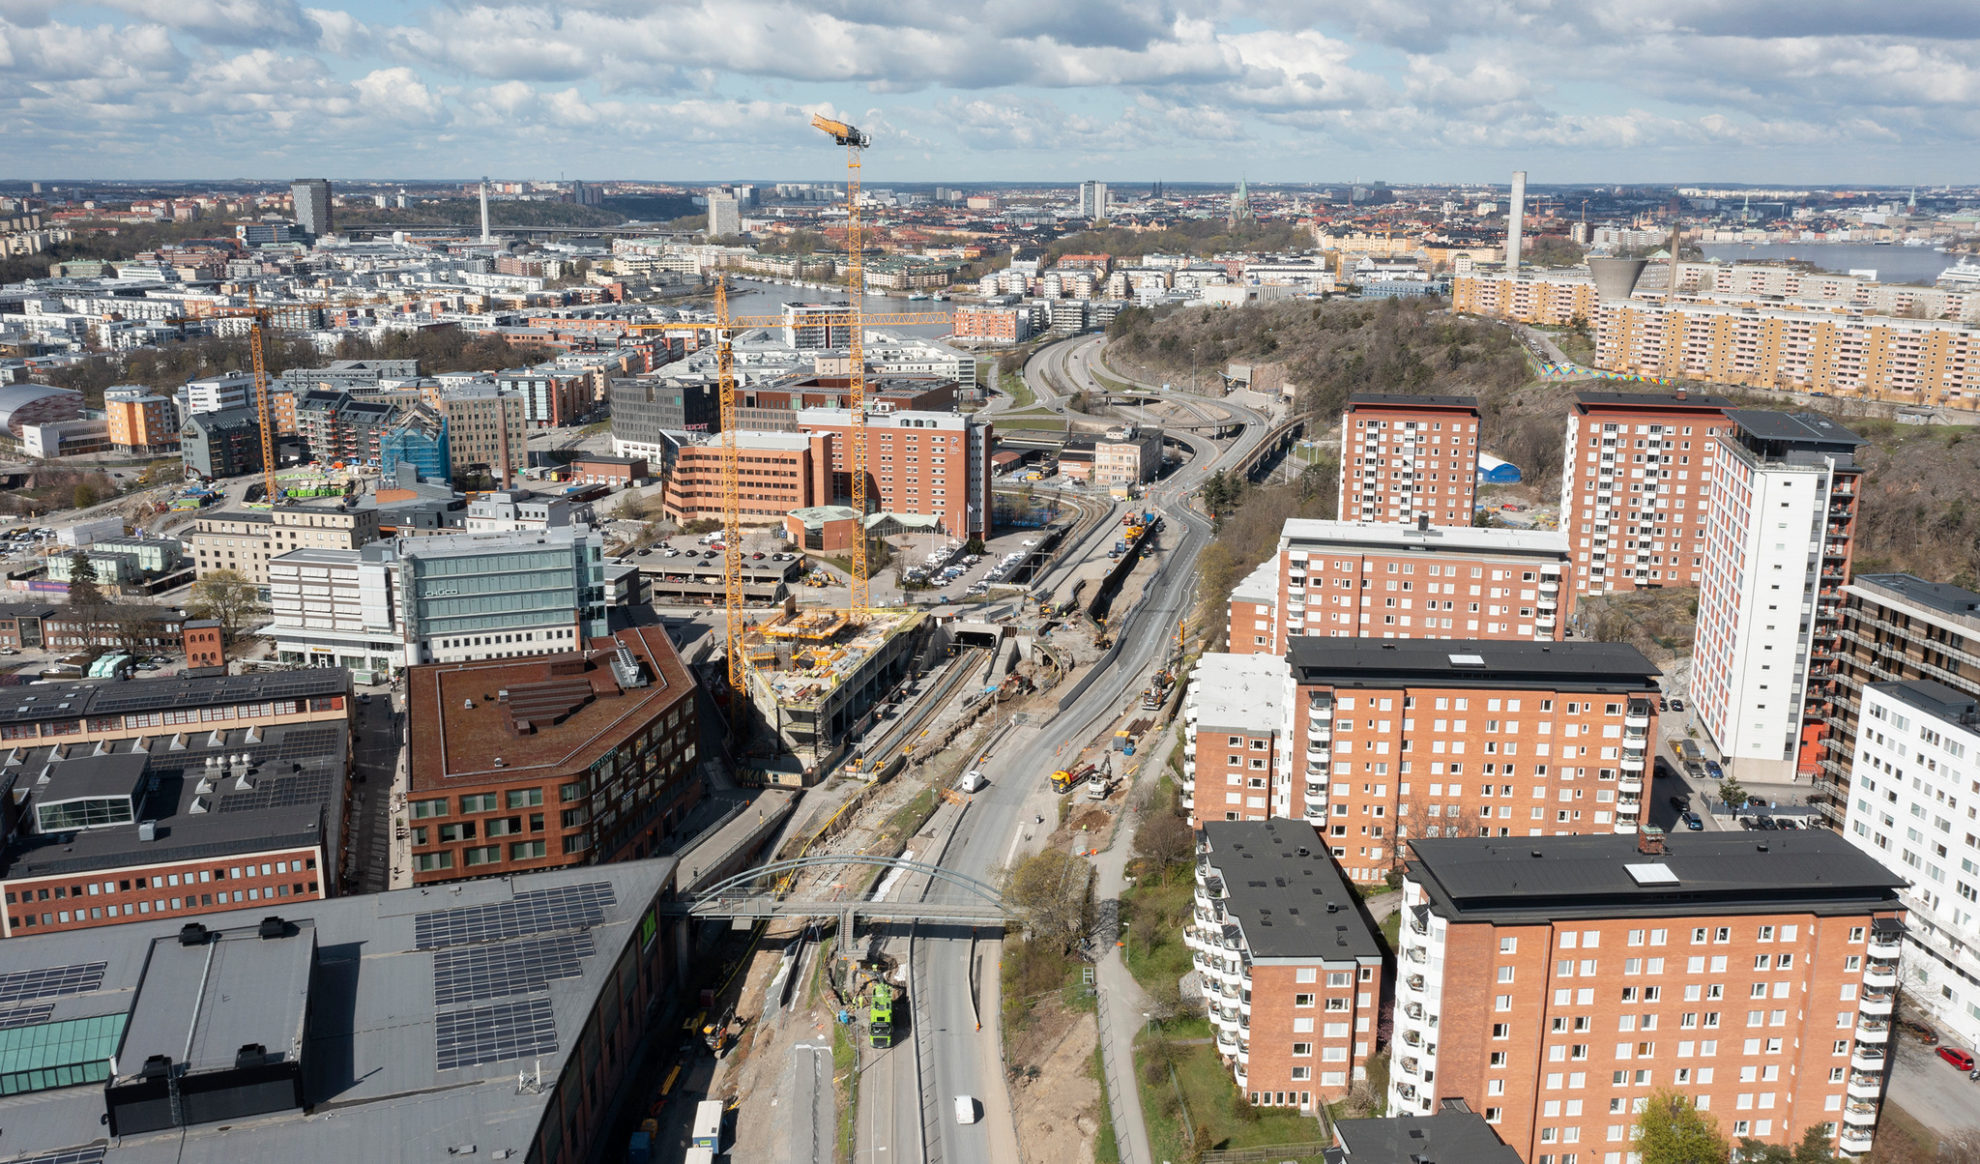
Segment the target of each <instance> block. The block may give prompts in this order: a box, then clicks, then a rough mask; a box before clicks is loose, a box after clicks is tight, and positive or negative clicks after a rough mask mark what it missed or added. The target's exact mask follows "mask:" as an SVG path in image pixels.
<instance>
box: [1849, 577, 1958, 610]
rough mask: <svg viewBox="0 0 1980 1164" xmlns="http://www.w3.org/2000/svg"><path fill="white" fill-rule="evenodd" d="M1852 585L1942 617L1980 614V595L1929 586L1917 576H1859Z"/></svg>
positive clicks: (1934, 584) (1944, 585)
mask: <svg viewBox="0 0 1980 1164" xmlns="http://www.w3.org/2000/svg"><path fill="white" fill-rule="evenodd" d="M1851 585H1856V586H1865V585H1868V586H1875V587H1877V588H1878V589H1880V590H1888V591H1890V592H1892V593H1894V594H1896V595H1897V596H1898V597H1900V598H1903V599H1905V600H1906V601H1909V602H1915V603H1917V604H1918V605H1920V606H1927V607H1930V608H1932V609H1933V610H1936V611H1939V612H1940V613H1942V614H1966V615H1974V614H1980V593H1976V592H1975V591H1972V590H1968V589H1967V588H1966V587H1964V586H1954V585H1952V584H1951V583H1949V582H1928V581H1926V580H1925V579H1923V578H1920V577H1918V576H1917V575H1916V574H1858V575H1857V576H1856V577H1855V578H1853V579H1851Z"/></svg>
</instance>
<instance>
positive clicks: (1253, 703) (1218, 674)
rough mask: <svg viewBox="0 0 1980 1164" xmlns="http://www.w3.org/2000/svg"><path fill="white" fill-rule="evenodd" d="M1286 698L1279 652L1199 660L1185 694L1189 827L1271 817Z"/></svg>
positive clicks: (1284, 741)
mask: <svg viewBox="0 0 1980 1164" xmlns="http://www.w3.org/2000/svg"><path fill="white" fill-rule="evenodd" d="M1291 697H1292V672H1291V671H1290V670H1289V669H1288V668H1287V667H1286V661H1285V659H1284V658H1283V657H1282V656H1280V655H1274V654H1244V655H1227V654H1223V653H1221V652H1215V651H1212V652H1209V653H1206V654H1204V655H1203V656H1202V657H1201V658H1199V659H1198V660H1197V663H1196V667H1195V669H1194V670H1193V671H1191V672H1190V678H1189V690H1188V692H1187V693H1186V694H1185V695H1184V696H1183V722H1184V723H1185V724H1186V725H1187V728H1186V730H1185V735H1184V739H1183V777H1182V806H1183V811H1184V812H1186V813H1188V814H1189V823H1190V824H1191V825H1194V826H1195V827H1197V828H1201V827H1203V825H1204V823H1205V822H1208V821H1213V820H1265V819H1267V818H1269V817H1271V816H1273V815H1275V814H1274V813H1273V811H1272V799H1273V787H1272V786H1273V784H1274V783H1275V782H1279V781H1280V769H1281V768H1282V767H1283V766H1284V762H1283V761H1282V753H1283V752H1284V751H1285V750H1286V749H1287V748H1289V747H1290V746H1291V743H1290V737H1288V736H1286V735H1285V734H1284V733H1285V731H1286V726H1287V721H1288V717H1287V712H1286V701H1287V700H1288V699H1290V698H1291ZM1276 815H1278V816H1290V815H1294V814H1293V813H1290V812H1280V813H1277V814H1276ZM1318 819H1319V818H1318V817H1315V818H1313V820H1314V821H1315V822H1316V823H1317V821H1318Z"/></svg>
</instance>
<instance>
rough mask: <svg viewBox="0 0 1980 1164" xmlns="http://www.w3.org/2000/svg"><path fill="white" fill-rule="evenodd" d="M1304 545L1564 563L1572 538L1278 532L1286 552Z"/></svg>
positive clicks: (1513, 533) (1339, 525)
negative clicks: (1538, 557)
mask: <svg viewBox="0 0 1980 1164" xmlns="http://www.w3.org/2000/svg"><path fill="white" fill-rule="evenodd" d="M1302 542H1306V543H1321V544H1325V545H1339V546H1366V547H1369V548H1372V549H1385V550H1422V551H1426V552H1433V553H1434V552H1438V551H1446V552H1450V553H1463V554H1487V553H1500V554H1547V555H1554V556H1558V557H1561V558H1566V557H1567V553H1568V536H1567V534H1565V533H1561V532H1559V531H1557V530H1538V529H1494V528H1487V527H1483V526H1471V525H1462V526H1441V525H1433V526H1428V527H1425V528H1419V527H1417V526H1415V525H1410V524H1406V523H1402V522H1393V521H1330V520H1325V519H1319V518H1301V517H1294V518H1288V519H1287V520H1286V524H1285V526H1284V528H1283V529H1281V530H1280V532H1279V545H1280V546H1281V548H1284V549H1288V550H1303V549H1309V548H1311V547H1310V546H1306V545H1301V543H1302Z"/></svg>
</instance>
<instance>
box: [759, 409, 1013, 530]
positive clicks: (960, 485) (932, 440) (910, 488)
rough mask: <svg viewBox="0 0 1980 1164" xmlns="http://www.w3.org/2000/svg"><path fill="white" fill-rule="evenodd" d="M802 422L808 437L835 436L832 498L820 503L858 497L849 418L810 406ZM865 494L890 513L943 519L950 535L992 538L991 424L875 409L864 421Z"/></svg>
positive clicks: (875, 506) (841, 412) (937, 414)
mask: <svg viewBox="0 0 1980 1164" xmlns="http://www.w3.org/2000/svg"><path fill="white" fill-rule="evenodd" d="M798 425H799V427H800V428H801V429H803V431H805V432H806V433H809V434H813V435H817V434H821V433H822V434H829V435H831V436H832V438H833V440H832V443H831V446H830V448H831V452H832V461H831V472H832V476H833V490H832V492H833V495H832V496H830V497H825V498H820V503H821V504H822V503H825V502H834V503H837V502H843V501H845V500H846V499H849V498H850V497H851V496H852V480H851V477H852V463H851V457H850V455H849V453H848V452H847V449H846V440H847V437H848V435H849V428H850V425H851V414H850V413H848V412H847V411H846V410H845V409H840V408H808V409H806V410H804V411H803V412H801V413H799V414H798ZM866 440H867V449H866V471H867V490H866V495H867V497H868V499H869V505H870V507H871V508H873V509H876V510H881V511H885V512H888V513H912V514H922V515H926V516H932V517H936V518H939V519H941V522H942V529H943V531H944V532H945V533H947V534H949V535H950V536H952V537H958V538H971V537H985V538H987V537H989V536H990V521H991V509H992V506H991V497H990V447H991V445H992V444H993V443H994V441H995V438H994V434H993V432H992V428H991V426H990V425H989V424H988V423H980V422H978V421H976V420H975V419H973V418H971V417H969V416H962V415H957V414H955V413H943V412H901V411H890V410H887V409H884V408H881V407H876V408H874V409H873V410H872V411H871V412H870V413H868V415H867V417H866Z"/></svg>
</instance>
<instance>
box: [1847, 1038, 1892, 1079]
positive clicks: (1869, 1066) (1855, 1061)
mask: <svg viewBox="0 0 1980 1164" xmlns="http://www.w3.org/2000/svg"><path fill="white" fill-rule="evenodd" d="M1888 1062H1890V1060H1889V1059H1887V1058H1885V1057H1884V1052H1883V1051H1882V1049H1880V1048H1877V1047H1865V1046H1863V1045H1861V1044H1858V1045H1857V1046H1856V1047H1855V1048H1854V1049H1852V1050H1851V1051H1850V1053H1849V1065H1850V1066H1851V1067H1854V1068H1856V1069H1857V1070H1858V1071H1868V1072H1874V1073H1878V1074H1881V1073H1882V1072H1883V1070H1884V1064H1886V1063H1888Z"/></svg>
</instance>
